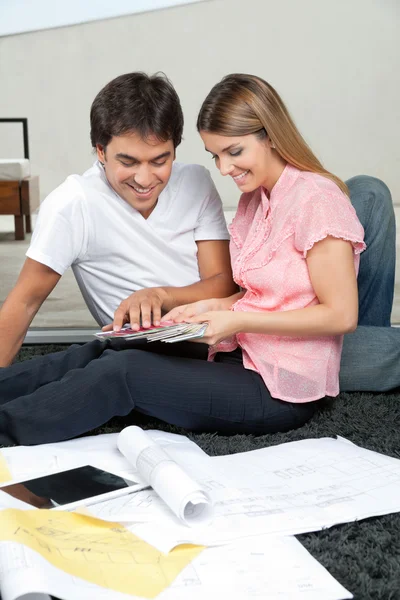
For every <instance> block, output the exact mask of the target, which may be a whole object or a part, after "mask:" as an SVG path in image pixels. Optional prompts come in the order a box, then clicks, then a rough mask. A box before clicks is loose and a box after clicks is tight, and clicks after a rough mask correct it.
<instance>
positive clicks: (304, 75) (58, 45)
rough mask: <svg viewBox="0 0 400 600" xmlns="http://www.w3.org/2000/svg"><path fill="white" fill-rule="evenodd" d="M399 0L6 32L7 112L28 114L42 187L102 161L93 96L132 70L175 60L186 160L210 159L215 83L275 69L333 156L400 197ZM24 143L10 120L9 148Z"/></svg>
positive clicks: (200, 7)
mask: <svg viewBox="0 0 400 600" xmlns="http://www.w3.org/2000/svg"><path fill="white" fill-rule="evenodd" d="M399 17H400V11H399V3H398V1H397V0H336V1H330V2H328V1H326V0H303V1H302V2H299V1H298V0H279V1H272V0H246V1H243V0H210V1H208V2H201V3H198V4H190V5H186V6H181V7H175V8H170V9H165V10H160V11H156V12H150V13H145V14H140V15H132V16H125V17H120V18H116V19H112V20H105V21H99V22H94V23H88V24H83V25H76V26H71V27H65V28H61V29H53V30H46V31H39V32H33V33H27V34H21V35H15V36H10V37H4V38H0V116H1V117H20V116H22V117H25V116H26V117H28V118H29V128H30V146H31V159H32V169H33V172H34V173H37V174H39V175H40V178H41V188H42V196H44V195H46V194H47V193H48V192H49V191H51V189H52V188H54V187H55V186H56V185H58V184H59V183H60V182H61V181H62V180H63V179H64V178H65V177H66V176H67V175H68V174H70V173H72V172H82V171H83V170H85V169H86V168H87V167H88V166H89V165H90V164H91V162H92V160H93V158H92V154H91V148H90V142H89V122H88V116H89V108H90V104H91V102H92V100H93V98H94V96H95V94H96V93H97V92H98V91H99V89H100V88H101V87H102V86H103V85H104V84H105V83H106V82H108V81H109V80H110V79H112V78H113V77H115V76H117V75H119V74H121V73H124V72H128V71H134V70H143V71H146V72H149V73H153V72H155V71H158V70H162V71H165V72H166V73H167V75H168V76H169V77H170V79H171V80H172V82H173V83H174V85H175V87H176V89H177V91H178V93H179V94H180V96H181V99H182V104H183V108H184V112H185V117H186V126H185V140H184V142H183V144H182V146H181V147H180V148H179V149H178V160H181V161H184V162H199V163H202V164H206V165H207V166H208V165H209V167H210V170H211V172H212V174H213V176H214V179H215V181H216V184H217V186H218V188H219V190H220V192H221V194H222V196H223V199H224V202H225V205H226V206H227V207H230V206H235V205H236V202H237V198H238V193H237V189H236V186H235V185H234V184H233V183H232V182H231V181H228V180H225V179H223V178H221V177H220V175H219V174H218V173H217V172H216V170H215V168H214V167H213V166H212V161H211V159H210V157H209V155H206V154H205V152H204V150H203V148H202V143H201V140H200V138H199V137H198V135H197V133H196V130H195V120H196V115H197V112H198V109H199V107H200V104H201V102H202V100H203V99H204V97H205V95H206V94H207V93H208V91H209V90H210V88H211V86H212V85H213V84H214V83H216V82H217V81H218V80H219V79H220V78H221V77H222V76H223V75H224V74H226V73H229V72H250V73H254V74H257V75H260V76H262V77H264V78H265V79H267V80H268V81H269V82H270V83H272V85H274V86H275V87H276V88H277V90H278V91H279V92H280V94H281V95H282V97H283V99H284V100H285V101H286V103H287V105H288V107H289V109H290V110H291V112H292V115H293V116H294V118H295V120H296V122H297V124H298V126H299V128H300V130H301V131H302V133H303V134H304V136H305V138H306V139H307V141H308V142H309V143H310V144H311V146H312V147H313V149H314V151H315V152H316V153H317V154H318V155H319V157H320V158H321V159H322V161H323V162H324V163H325V165H326V167H327V168H328V169H330V170H332V171H334V172H335V173H337V174H338V175H339V176H341V177H342V178H347V177H350V176H352V175H354V174H357V173H361V172H363V173H368V174H371V175H376V176H378V177H381V178H383V179H384V180H385V181H386V182H387V183H388V184H389V186H390V187H391V189H392V192H393V196H394V201H395V202H396V201H397V202H399V203H400V178H399V177H398V174H399V166H400V165H399V162H400V152H399V147H400V141H399V140H400V102H399V96H400V82H399V74H400V52H399V43H398V41H397V40H398V38H397V35H398V34H397V31H398V28H399V24H400V18H399ZM21 153H22V144H21V141H20V135H19V130H18V128H17V127H16V126H11V125H0V157H3V158H4V157H7V156H17V155H21Z"/></svg>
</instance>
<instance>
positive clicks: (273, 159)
mask: <svg viewBox="0 0 400 600" xmlns="http://www.w3.org/2000/svg"><path fill="white" fill-rule="evenodd" d="M200 136H201V138H202V140H203V142H204V145H205V149H206V150H207V152H210V153H211V154H212V156H213V158H214V160H215V164H216V166H217V167H218V169H219V170H220V172H221V175H230V176H231V177H232V179H233V181H234V182H235V183H236V185H237V186H238V188H239V189H240V191H241V192H252V191H254V190H256V189H257V188H258V187H260V186H263V187H265V188H266V189H267V190H268V191H271V189H272V188H273V186H274V185H275V183H276V182H277V181H278V179H279V177H280V175H281V173H282V171H283V169H284V167H285V164H286V163H285V161H284V160H283V159H282V158H281V157H280V156H279V155H278V154H277V152H276V151H275V150H273V149H272V148H271V141H270V139H269V138H268V137H265V138H264V139H259V138H258V137H257V136H256V135H254V134H251V135H243V136H238V137H230V136H229V137H228V136H223V135H218V134H216V133H210V132H208V131H200Z"/></svg>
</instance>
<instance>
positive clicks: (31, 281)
mask: <svg viewBox="0 0 400 600" xmlns="http://www.w3.org/2000/svg"><path fill="white" fill-rule="evenodd" d="M60 277H61V276H60V275H59V274H58V273H56V272H55V271H53V269H50V267H47V266H46V265H43V264H42V263H39V262H37V261H36V260H32V259H31V258H27V259H26V260H25V263H24V266H23V267H22V270H21V273H20V275H19V277H18V280H17V283H16V284H15V287H14V288H13V289H12V290H11V292H10V293H9V295H8V296H7V298H6V300H5V302H4V304H3V306H2V307H1V310H0V367H7V366H8V365H9V364H11V362H12V361H13V359H14V358H15V355H16V354H17V352H18V350H19V349H20V347H21V344H22V342H23V341H24V338H25V335H26V332H27V331H28V327H29V325H30V324H31V322H32V319H33V317H34V316H35V315H36V313H37V311H38V310H39V308H40V307H41V305H42V304H43V302H44V301H45V300H46V298H47V296H48V295H49V294H50V292H51V291H52V290H53V289H54V287H55V285H56V284H57V282H58V281H59V279H60Z"/></svg>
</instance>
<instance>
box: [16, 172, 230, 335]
mask: <svg viewBox="0 0 400 600" xmlns="http://www.w3.org/2000/svg"><path fill="white" fill-rule="evenodd" d="M227 239H229V233H228V231H227V227H226V223H225V218H224V213H223V209H222V203H221V199H220V197H219V195H218V192H217V190H216V188H215V186H214V183H213V181H212V179H211V177H210V175H209V173H208V171H207V170H206V169H205V168H204V167H201V166H200V165H185V164H179V163H174V165H173V168H172V174H171V178H170V180H169V182H168V184H167V185H166V187H165V188H164V190H163V191H162V192H161V194H160V196H159V199H158V202H157V204H156V206H155V208H154V210H153V212H152V213H151V215H150V216H149V217H148V219H144V218H143V217H142V215H141V214H140V213H139V212H138V211H137V210H136V209H134V208H133V207H131V206H130V204H128V203H127V202H126V201H125V200H123V199H122V198H121V197H120V196H119V195H118V194H117V193H116V192H115V191H114V190H113V188H112V187H111V186H110V184H109V183H108V180H107V178H106V176H105V172H104V169H103V167H102V166H101V165H100V163H99V162H97V161H96V162H95V164H94V165H93V167H92V168H90V169H89V170H88V171H86V172H85V173H84V174H83V175H71V176H70V177H68V178H67V179H66V180H65V181H64V183H62V184H61V185H60V186H59V187H58V188H56V189H55V190H54V191H53V192H52V193H51V194H50V195H49V196H47V198H46V199H45V200H44V201H43V203H42V204H41V207H40V211H39V217H38V220H37V223H36V226H35V230H34V233H33V236H32V241H31V244H30V247H29V249H28V251H27V253H26V256H28V257H29V258H32V259H33V260H36V261H38V262H40V263H42V264H44V265H47V266H48V267H50V268H51V269H53V270H54V271H56V272H57V273H59V274H60V275H62V274H63V273H64V272H65V271H66V270H67V269H68V267H70V266H72V269H73V272H74V275H75V278H76V280H77V282H78V285H79V287H80V290H81V292H82V295H83V297H84V299H85V302H86V304H87V306H88V308H89V310H90V312H91V313H92V315H93V317H94V318H95V320H96V321H97V322H98V324H99V325H100V326H102V325H106V324H108V323H110V322H112V320H113V316H114V312H115V310H116V309H117V308H118V306H119V304H120V302H121V301H122V300H124V299H125V298H126V297H127V296H129V295H130V294H132V293H133V292H135V291H137V290H139V289H142V288H148V287H154V286H155V287H158V286H178V287H180V286H185V285H190V284H192V283H196V282H197V281H199V279H200V275H199V268H198V263H197V245H196V242H197V241H199V240H227Z"/></svg>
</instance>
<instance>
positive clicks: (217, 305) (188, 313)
mask: <svg viewBox="0 0 400 600" xmlns="http://www.w3.org/2000/svg"><path fill="white" fill-rule="evenodd" d="M222 300H223V299H222V298H209V299H208V300H199V301H198V302H192V303H191V304H182V306H176V307H175V308H173V309H172V310H170V311H169V313H167V314H166V315H164V316H163V318H162V321H161V322H162V323H163V322H164V321H174V323H184V322H186V321H187V320H188V319H190V318H191V317H196V316H197V315H201V314H202V313H205V312H209V311H213V310H221V308H222Z"/></svg>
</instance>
